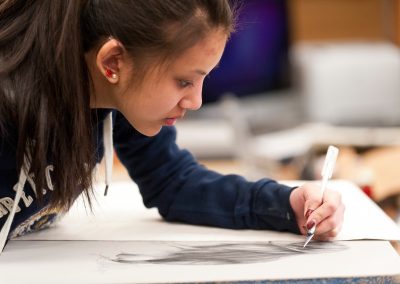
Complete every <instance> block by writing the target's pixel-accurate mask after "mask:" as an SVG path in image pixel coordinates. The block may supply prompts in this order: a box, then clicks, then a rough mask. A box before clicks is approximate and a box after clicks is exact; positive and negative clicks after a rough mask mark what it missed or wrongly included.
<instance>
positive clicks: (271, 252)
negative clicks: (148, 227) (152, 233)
mask: <svg viewBox="0 0 400 284" xmlns="http://www.w3.org/2000/svg"><path fill="white" fill-rule="evenodd" d="M139 243H140V244H138V246H137V247H136V248H135V247H132V250H130V251H123V252H120V253H118V254H116V255H115V256H113V257H108V259H109V260H111V261H113V262H117V263H127V264H129V263H130V264H179V265H215V264H217V265H218V264H248V263H257V262H270V261H275V260H277V259H281V258H284V257H291V256H297V255H304V254H320V253H331V252H336V251H342V250H345V249H347V246H345V245H344V244H342V243H338V242H317V241H313V242H311V243H310V244H309V245H308V246H307V247H306V248H303V244H304V243H303V242H289V241H286V242H285V241H270V242H171V241H166V242H139Z"/></svg>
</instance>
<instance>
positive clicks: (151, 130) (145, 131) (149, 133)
mask: <svg viewBox="0 0 400 284" xmlns="http://www.w3.org/2000/svg"><path fill="white" fill-rule="evenodd" d="M136 130H137V131H139V132H140V133H141V134H143V135H144V136H148V137H152V136H156V135H157V134H158V133H160V131H161V127H154V128H143V129H140V128H136Z"/></svg>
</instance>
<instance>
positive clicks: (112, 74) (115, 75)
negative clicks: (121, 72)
mask: <svg viewBox="0 0 400 284" xmlns="http://www.w3.org/2000/svg"><path fill="white" fill-rule="evenodd" d="M106 76H107V77H108V78H112V79H117V74H115V73H113V72H112V71H111V70H110V69H106Z"/></svg>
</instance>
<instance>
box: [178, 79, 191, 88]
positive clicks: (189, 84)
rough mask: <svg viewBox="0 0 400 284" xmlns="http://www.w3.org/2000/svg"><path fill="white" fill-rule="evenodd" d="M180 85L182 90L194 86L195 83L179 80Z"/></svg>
mask: <svg viewBox="0 0 400 284" xmlns="http://www.w3.org/2000/svg"><path fill="white" fill-rule="evenodd" d="M178 84H179V87H180V88H188V87H191V86H193V82H191V81H188V80H178Z"/></svg>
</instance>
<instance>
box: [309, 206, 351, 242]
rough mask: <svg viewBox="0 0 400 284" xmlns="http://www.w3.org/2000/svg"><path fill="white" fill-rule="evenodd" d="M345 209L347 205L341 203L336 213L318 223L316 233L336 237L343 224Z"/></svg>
mask: <svg viewBox="0 0 400 284" xmlns="http://www.w3.org/2000/svg"><path fill="white" fill-rule="evenodd" d="M344 210H345V207H344V205H343V204H341V205H340V206H339V208H338V209H337V210H336V211H335V213H334V214H332V215H331V216H329V217H328V218H326V219H325V220H323V221H322V222H321V223H319V224H318V226H317V230H316V231H315V234H316V235H320V236H321V237H327V238H333V237H336V236H337V234H338V233H339V232H340V229H341V228H342V225H343V216H344Z"/></svg>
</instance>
